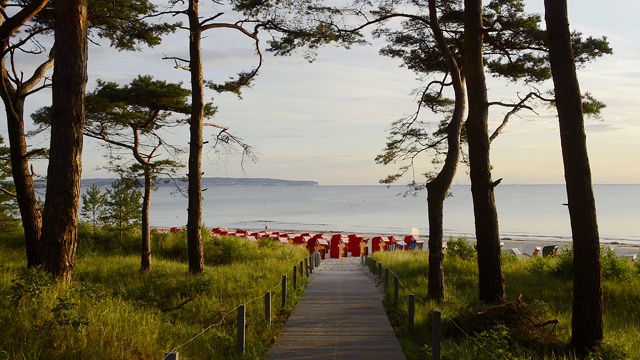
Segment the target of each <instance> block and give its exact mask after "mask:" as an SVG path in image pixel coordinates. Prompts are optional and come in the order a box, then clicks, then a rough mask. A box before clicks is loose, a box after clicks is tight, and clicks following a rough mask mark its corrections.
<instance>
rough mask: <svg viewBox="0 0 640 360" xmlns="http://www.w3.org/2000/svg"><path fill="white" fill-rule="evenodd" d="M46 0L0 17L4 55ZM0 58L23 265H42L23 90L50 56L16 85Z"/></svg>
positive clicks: (29, 87) (0, 3)
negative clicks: (20, 30)
mask: <svg viewBox="0 0 640 360" xmlns="http://www.w3.org/2000/svg"><path fill="white" fill-rule="evenodd" d="M46 4H47V0H38V1H32V2H31V3H29V4H28V5H27V6H25V7H24V8H23V9H22V10H21V11H20V12H18V13H17V14H14V15H13V16H12V17H11V18H9V20H5V19H4V18H2V19H0V24H1V25H0V38H2V39H4V40H3V41H2V42H0V52H2V54H3V55H4V56H7V55H8V53H7V46H8V45H9V39H10V38H11V35H12V34H13V33H15V32H16V31H18V29H19V28H20V27H21V26H22V25H24V23H25V22H26V21H27V20H28V19H30V18H31V17H33V16H34V15H36V14H37V13H39V12H40V10H41V9H42V8H43V7H44V6H45V5H46ZM7 6H8V2H7V1H6V0H2V1H0V8H1V9H2V11H3V13H4V12H6V10H7ZM4 56H3V58H2V59H1V60H0V76H1V77H2V78H1V79H0V85H1V88H0V97H1V98H2V101H3V103H4V106H5V113H6V116H7V135H8V137H9V148H10V155H11V173H12V176H13V183H14V185H15V187H16V195H17V199H16V200H17V202H18V208H19V209H20V218H21V220H22V227H23V228H24V236H25V244H26V254H27V266H28V267H37V266H40V265H42V261H41V258H40V238H41V235H42V213H41V212H40V206H39V204H38V199H37V197H36V194H35V188H34V184H33V177H32V176H31V172H30V170H29V154H28V148H27V140H26V137H25V132H24V101H25V97H26V96H27V93H28V92H29V91H31V90H32V89H33V88H34V87H35V85H36V84H37V83H38V82H39V81H40V80H41V79H42V78H43V77H44V74H45V72H46V71H48V70H49V69H50V68H51V66H52V65H53V61H52V59H49V60H47V61H45V62H44V63H43V64H42V65H40V66H39V67H38V68H37V69H36V71H35V73H34V74H33V77H32V78H30V79H28V80H26V81H25V82H23V83H21V84H20V87H19V88H18V89H16V87H14V85H13V84H12V83H11V80H10V76H9V72H8V70H7V68H6V65H5V58H4Z"/></svg>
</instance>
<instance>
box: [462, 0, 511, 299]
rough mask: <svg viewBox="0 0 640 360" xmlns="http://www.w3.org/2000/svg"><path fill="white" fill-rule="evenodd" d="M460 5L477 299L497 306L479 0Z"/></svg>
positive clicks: (496, 239) (498, 271)
mask: <svg viewBox="0 0 640 360" xmlns="http://www.w3.org/2000/svg"><path fill="white" fill-rule="evenodd" d="M464 4H465V8H464V71H465V78H466V80H467V89H468V97H469V115H468V118H467V122H466V130H467V137H468V143H469V168H470V178H471V193H472V197H473V213H474V217H475V228H476V240H477V251H478V272H479V281H478V285H479V298H480V301H483V302H486V303H501V302H504V301H505V288H504V277H503V275H502V260H501V258H500V251H501V250H500V234H499V231H498V213H497V211H496V202H495V198H494V187H495V184H494V183H493V181H492V180H491V162H490V154H489V126H488V116H489V114H488V104H487V103H488V101H487V85H486V81H485V77H484V63H483V54H482V33H483V28H482V0H465V2H464Z"/></svg>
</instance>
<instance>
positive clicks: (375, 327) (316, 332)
mask: <svg viewBox="0 0 640 360" xmlns="http://www.w3.org/2000/svg"><path fill="white" fill-rule="evenodd" d="M267 359H269V360H280V359H314V360H315V359H318V360H328V359H336V360H337V359H345V360H346V359H349V360H352V359H367V360H370V359H385V360H387V359H405V356H404V353H403V352H402V348H401V347H400V344H399V342H398V339H397V338H396V335H395V333H394V332H393V329H392V328H391V324H390V323H389V319H388V318H387V314H386V313H385V311H384V308H383V306H382V300H381V298H380V295H379V293H378V290H377V288H376V287H375V285H374V283H373V282H372V281H371V279H370V278H369V277H368V276H367V274H366V273H365V270H364V268H363V267H362V266H361V265H360V259H359V258H342V259H327V260H323V261H322V264H321V265H320V267H319V268H317V269H316V270H315V271H314V274H313V275H312V277H311V280H310V281H309V284H308V285H307V288H306V289H305V291H304V294H303V295H302V298H301V299H300V302H299V303H298V304H297V305H296V308H295V309H294V310H293V312H292V313H291V316H290V317H289V319H288V321H287V323H286V325H285V328H284V330H283V331H282V333H281V334H280V336H279V337H278V339H277V340H276V343H275V344H274V345H273V347H272V348H271V351H270V353H269V355H268V357H267Z"/></svg>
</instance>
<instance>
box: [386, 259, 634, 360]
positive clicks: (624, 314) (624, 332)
mask: <svg viewBox="0 0 640 360" xmlns="http://www.w3.org/2000/svg"><path fill="white" fill-rule="evenodd" d="M567 250H570V249H567ZM463 253H464V252H463ZM567 253H569V252H567ZM602 253H603V257H604V259H603V273H605V274H618V275H613V276H606V277H605V280H604V283H603V285H604V321H605V324H604V326H605V339H604V342H603V344H602V345H601V346H600V347H599V348H598V349H597V351H596V352H594V353H593V354H591V355H590V357H588V358H589V359H611V360H614V359H640V276H638V275H640V272H639V271H638V268H637V266H636V265H635V264H633V263H631V262H630V261H629V260H627V259H624V258H617V259H614V258H611V257H610V254H609V252H607V251H606V249H604V250H603V252H602ZM505 256H506V257H504V258H503V272H504V276H505V284H506V291H507V296H508V298H509V300H515V299H516V298H518V297H519V296H520V295H522V299H523V300H524V305H525V306H526V307H527V308H528V309H529V310H531V311H532V312H533V313H534V314H535V317H536V318H537V320H538V321H539V322H542V321H545V320H551V319H558V320H559V322H558V324H557V325H555V326H553V325H549V326H547V329H549V330H550V331H552V332H553V333H554V334H555V335H556V337H557V339H558V343H557V344H552V343H549V344H540V343H539V342H522V341H516V340H514V338H513V337H512V336H511V334H510V333H509V332H508V331H507V330H506V329H501V328H490V329H478V328H477V327H474V326H473V324H469V323H467V322H466V320H467V319H468V318H469V314H472V313H477V312H479V311H483V310H486V309H487V306H485V305H482V304H480V303H479V302H478V270H477V262H476V259H475V258H461V257H458V256H451V254H449V255H447V256H446V257H445V286H446V297H445V301H444V302H443V303H441V304H436V303H434V302H431V301H429V299H428V298H427V283H428V282H427V276H428V253H427V252H417V251H413V252H406V251H396V252H387V253H376V254H375V255H374V256H373V257H374V259H376V260H377V261H379V262H380V263H382V264H383V267H385V268H389V269H390V271H391V272H392V274H394V275H397V276H398V277H399V279H400V283H401V286H400V292H399V297H400V301H399V303H398V304H393V282H392V281H390V282H389V287H388V288H387V289H386V298H387V305H388V309H389V313H390V317H391V320H392V323H394V325H396V331H397V334H398V337H399V339H400V341H401V344H402V346H403V349H404V350H405V353H406V354H407V356H408V358H409V359H425V358H430V357H431V350H432V346H431V336H432V313H433V311H434V310H437V311H440V312H441V314H442V319H443V321H442V322H443V325H442V332H443V340H442V345H441V346H442V355H443V356H442V357H443V359H456V360H465V359H469V360H471V359H574V358H576V356H575V355H574V354H573V352H572V350H571V348H570V346H569V343H570V338H571V309H572V301H573V300H572V281H571V277H570V276H567V274H566V273H565V272H563V271H560V270H559V269H558V268H559V267H566V266H571V264H569V265H567V264H566V262H567V261H570V259H569V260H568V259H567V258H566V257H567V256H568V255H567V256H565V258H536V259H533V258H523V259H518V258H514V257H513V256H509V255H506V254H505ZM392 276H393V275H392ZM410 294H414V295H415V296H416V308H415V312H416V314H415V332H414V333H413V334H409V332H408V327H407V325H408V321H407V316H408V297H409V295H410Z"/></svg>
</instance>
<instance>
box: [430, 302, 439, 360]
mask: <svg viewBox="0 0 640 360" xmlns="http://www.w3.org/2000/svg"><path fill="white" fill-rule="evenodd" d="M441 337H442V328H441V314H440V311H434V312H433V330H432V344H431V346H432V347H433V360H440V341H441Z"/></svg>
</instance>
